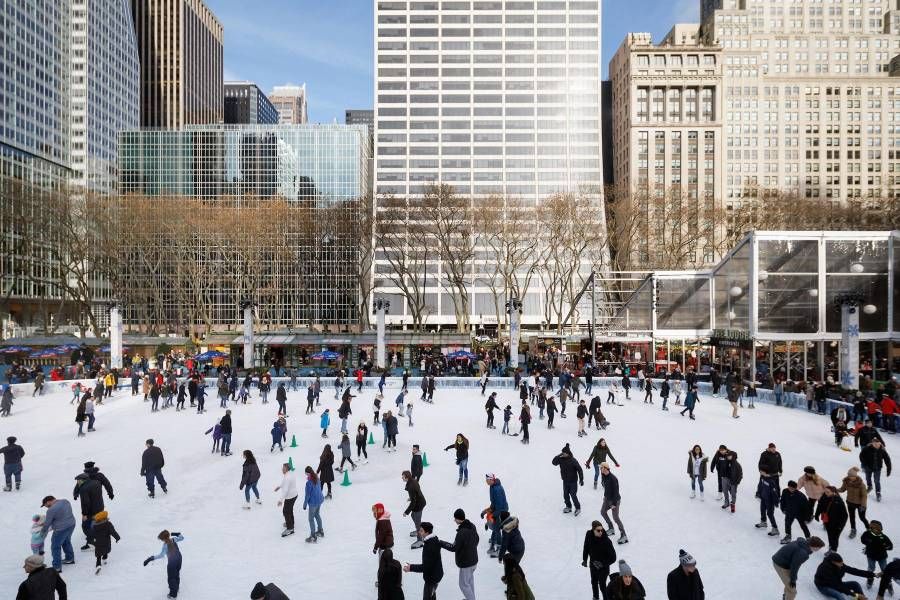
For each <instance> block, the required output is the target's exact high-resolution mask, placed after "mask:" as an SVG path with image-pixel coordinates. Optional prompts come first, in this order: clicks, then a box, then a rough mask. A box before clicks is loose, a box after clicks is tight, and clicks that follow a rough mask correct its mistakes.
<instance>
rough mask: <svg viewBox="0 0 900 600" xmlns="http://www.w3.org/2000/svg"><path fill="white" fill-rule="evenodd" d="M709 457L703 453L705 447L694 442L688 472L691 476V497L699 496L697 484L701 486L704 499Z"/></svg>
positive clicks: (689, 456) (689, 457) (701, 494)
mask: <svg viewBox="0 0 900 600" xmlns="http://www.w3.org/2000/svg"><path fill="white" fill-rule="evenodd" d="M708 462H709V457H707V456H706V455H705V454H703V448H701V447H700V445H699V444H694V447H693V448H691V451H690V452H688V463H687V474H688V477H690V478H691V498H696V497H697V485H698V484H699V486H700V499H701V500H703V480H704V479H706V466H707V463H708Z"/></svg>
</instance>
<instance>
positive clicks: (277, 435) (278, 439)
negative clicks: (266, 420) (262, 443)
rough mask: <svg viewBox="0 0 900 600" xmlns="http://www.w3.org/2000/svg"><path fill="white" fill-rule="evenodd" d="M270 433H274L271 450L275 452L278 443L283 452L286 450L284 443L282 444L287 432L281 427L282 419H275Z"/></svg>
mask: <svg viewBox="0 0 900 600" xmlns="http://www.w3.org/2000/svg"><path fill="white" fill-rule="evenodd" d="M269 433H270V434H272V447H271V448H269V452H275V445H276V444H277V445H278V449H279V450H280V451H281V452H284V445H283V444H282V440H283V439H284V436H285V432H284V430H283V429H282V428H281V419H278V420H277V421H275V423H274V424H273V425H272V429H271V430H270V431H269Z"/></svg>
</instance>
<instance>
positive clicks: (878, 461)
mask: <svg viewBox="0 0 900 600" xmlns="http://www.w3.org/2000/svg"><path fill="white" fill-rule="evenodd" d="M859 463H860V465H862V470H863V472H864V473H865V474H866V488H867V489H868V490H869V491H870V492H871V491H872V475H873V474H874V475H875V499H876V500H878V502H881V469H882V468H883V467H885V466H886V467H887V477H890V476H891V457H890V456H889V455H888V453H887V450H885V449H884V444H883V443H882V442H881V440H880V439H877V438H876V439H873V440H872V441H871V442H869V443H868V445H866V447H865V448H863V449H862V451H861V452H860V453H859Z"/></svg>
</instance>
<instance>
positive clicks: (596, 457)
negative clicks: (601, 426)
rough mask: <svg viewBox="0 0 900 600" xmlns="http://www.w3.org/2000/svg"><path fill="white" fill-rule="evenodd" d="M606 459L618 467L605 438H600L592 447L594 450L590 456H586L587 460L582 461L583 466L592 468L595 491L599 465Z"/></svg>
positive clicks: (598, 477)
mask: <svg viewBox="0 0 900 600" xmlns="http://www.w3.org/2000/svg"><path fill="white" fill-rule="evenodd" d="M607 457H608V458H609V459H610V460H611V461H612V462H613V464H614V465H616V466H617V467H618V466H619V463H618V461H617V460H616V457H615V456H613V454H612V451H610V449H609V446H608V445H607V444H606V439H605V438H600V439H599V440H597V443H596V444H595V445H594V448H593V449H592V450H591V454H590V456H588V458H587V460H586V461H584V466H585V467H587V468H590V467H591V466H592V465H593V467H594V489H595V490H596V489H597V480H599V479H600V465H602V464H603V463H605V462H606V459H607Z"/></svg>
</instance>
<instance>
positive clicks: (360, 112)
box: [344, 108, 375, 135]
mask: <svg viewBox="0 0 900 600" xmlns="http://www.w3.org/2000/svg"><path fill="white" fill-rule="evenodd" d="M344 124H345V125H365V126H366V127H368V128H369V135H372V134H373V133H374V130H375V111H374V110H370V109H361V108H348V109H347V110H346V111H344Z"/></svg>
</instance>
